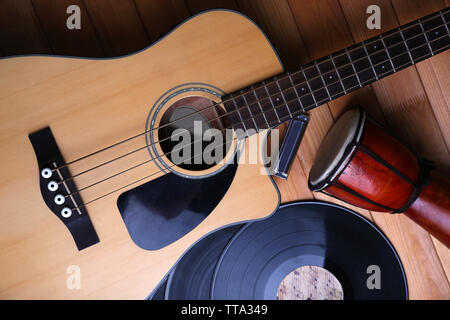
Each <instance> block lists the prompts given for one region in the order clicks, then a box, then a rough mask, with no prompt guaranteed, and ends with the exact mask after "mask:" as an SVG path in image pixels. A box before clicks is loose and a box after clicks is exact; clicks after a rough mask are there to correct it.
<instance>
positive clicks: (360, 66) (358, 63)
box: [348, 44, 376, 85]
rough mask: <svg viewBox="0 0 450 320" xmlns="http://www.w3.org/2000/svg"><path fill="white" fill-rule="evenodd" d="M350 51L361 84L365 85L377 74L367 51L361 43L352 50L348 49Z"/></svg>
mask: <svg viewBox="0 0 450 320" xmlns="http://www.w3.org/2000/svg"><path fill="white" fill-rule="evenodd" d="M348 53H349V55H350V58H351V59H352V63H353V66H354V67H355V70H356V72H357V75H358V78H359V80H360V82H361V84H363V85H365V84H367V83H370V82H372V81H373V80H374V79H375V78H376V76H375V71H374V70H373V69H372V68H373V67H372V64H371V62H370V59H369V57H368V56H367V53H366V51H365V50H364V49H363V48H362V47H361V45H360V44H357V45H356V46H355V47H353V48H352V49H351V50H348Z"/></svg>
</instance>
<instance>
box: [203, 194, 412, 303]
mask: <svg viewBox="0 0 450 320" xmlns="http://www.w3.org/2000/svg"><path fill="white" fill-rule="evenodd" d="M302 267H308V268H319V269H320V270H325V272H330V273H331V274H332V277H333V278H335V279H337V281H338V282H339V283H340V285H341V288H342V289H343V298H344V299H407V297H408V291H407V284H406V278H405V274H404V271H403V267H402V264H401V262H400V259H399V257H398V255H397V253H396V252H395V250H394V248H393V247H392V245H391V243H390V242H389V240H388V239H387V238H386V237H385V236H384V235H383V233H382V232H381V231H380V230H379V229H378V228H377V227H376V226H375V225H373V224H372V223H371V222H370V221H368V220H367V219H365V218H364V217H362V216H360V215H358V214H357V213H355V212H353V211H351V210H348V209H346V208H343V207H340V206H337V205H334V204H329V203H323V202H298V203H291V204H286V205H283V206H281V207H280V209H279V210H278V211H277V212H276V213H275V214H274V215H273V216H271V217H270V218H268V219H266V220H263V221H258V222H254V223H250V224H248V225H246V226H245V227H243V228H242V229H241V230H240V231H239V232H238V233H237V234H236V235H235V236H234V238H233V239H232V240H231V241H230V242H229V244H228V246H227V247H226V249H225V250H224V252H223V253H222V255H221V257H220V259H219V262H218V263H217V266H216V268H215V272H214V278H213V284H212V287H211V298H212V299H221V300H252V299H258V300H259V299H261V300H264V299H277V294H279V288H280V285H281V284H282V282H283V281H284V279H286V277H287V276H288V275H289V274H292V273H296V274H297V275H298V274H299V272H297V271H296V270H300V269H299V268H302ZM315 280H317V279H315ZM327 285H328V284H327ZM299 288H300V286H299V285H297V288H296V286H295V283H294V285H293V288H291V289H292V290H294V291H295V290H298V289H299Z"/></svg>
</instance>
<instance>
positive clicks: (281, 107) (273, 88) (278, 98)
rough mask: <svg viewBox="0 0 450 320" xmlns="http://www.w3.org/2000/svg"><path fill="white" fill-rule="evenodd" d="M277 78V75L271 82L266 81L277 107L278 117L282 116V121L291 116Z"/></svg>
mask: <svg viewBox="0 0 450 320" xmlns="http://www.w3.org/2000/svg"><path fill="white" fill-rule="evenodd" d="M275 79H276V77H274V78H272V79H271V81H270V82H268V83H266V88H267V91H268V92H269V94H270V99H271V101H272V104H273V105H274V107H275V110H276V112H277V114H278V117H279V118H280V121H281V122H283V120H284V119H287V118H289V112H288V110H287V106H286V104H285V103H284V101H283V97H282V94H281V92H280V89H279V86H278V83H277V81H276V80H275Z"/></svg>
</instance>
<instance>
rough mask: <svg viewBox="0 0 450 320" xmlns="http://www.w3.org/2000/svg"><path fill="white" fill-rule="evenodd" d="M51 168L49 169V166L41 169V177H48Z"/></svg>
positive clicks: (50, 174) (50, 173)
mask: <svg viewBox="0 0 450 320" xmlns="http://www.w3.org/2000/svg"><path fill="white" fill-rule="evenodd" d="M52 174H53V173H52V170H50V169H49V168H44V169H42V171H41V176H42V178H45V179H48V178H50V177H51V176H52Z"/></svg>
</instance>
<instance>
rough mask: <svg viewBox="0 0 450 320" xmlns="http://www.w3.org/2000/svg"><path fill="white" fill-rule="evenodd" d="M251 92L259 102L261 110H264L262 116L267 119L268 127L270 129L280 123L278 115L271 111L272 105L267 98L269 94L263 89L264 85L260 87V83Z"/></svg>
mask: <svg viewBox="0 0 450 320" xmlns="http://www.w3.org/2000/svg"><path fill="white" fill-rule="evenodd" d="M253 92H254V93H255V96H256V99H258V101H259V105H260V106H261V109H262V110H264V116H265V118H266V119H267V122H268V123H269V126H270V127H272V126H274V125H277V124H279V123H280V121H279V118H278V115H277V113H276V111H275V110H274V109H273V106H272V103H271V101H270V99H269V98H268V96H269V93H268V91H267V90H266V89H265V87H264V85H262V83H259V84H256V85H255V89H254V90H253Z"/></svg>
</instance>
